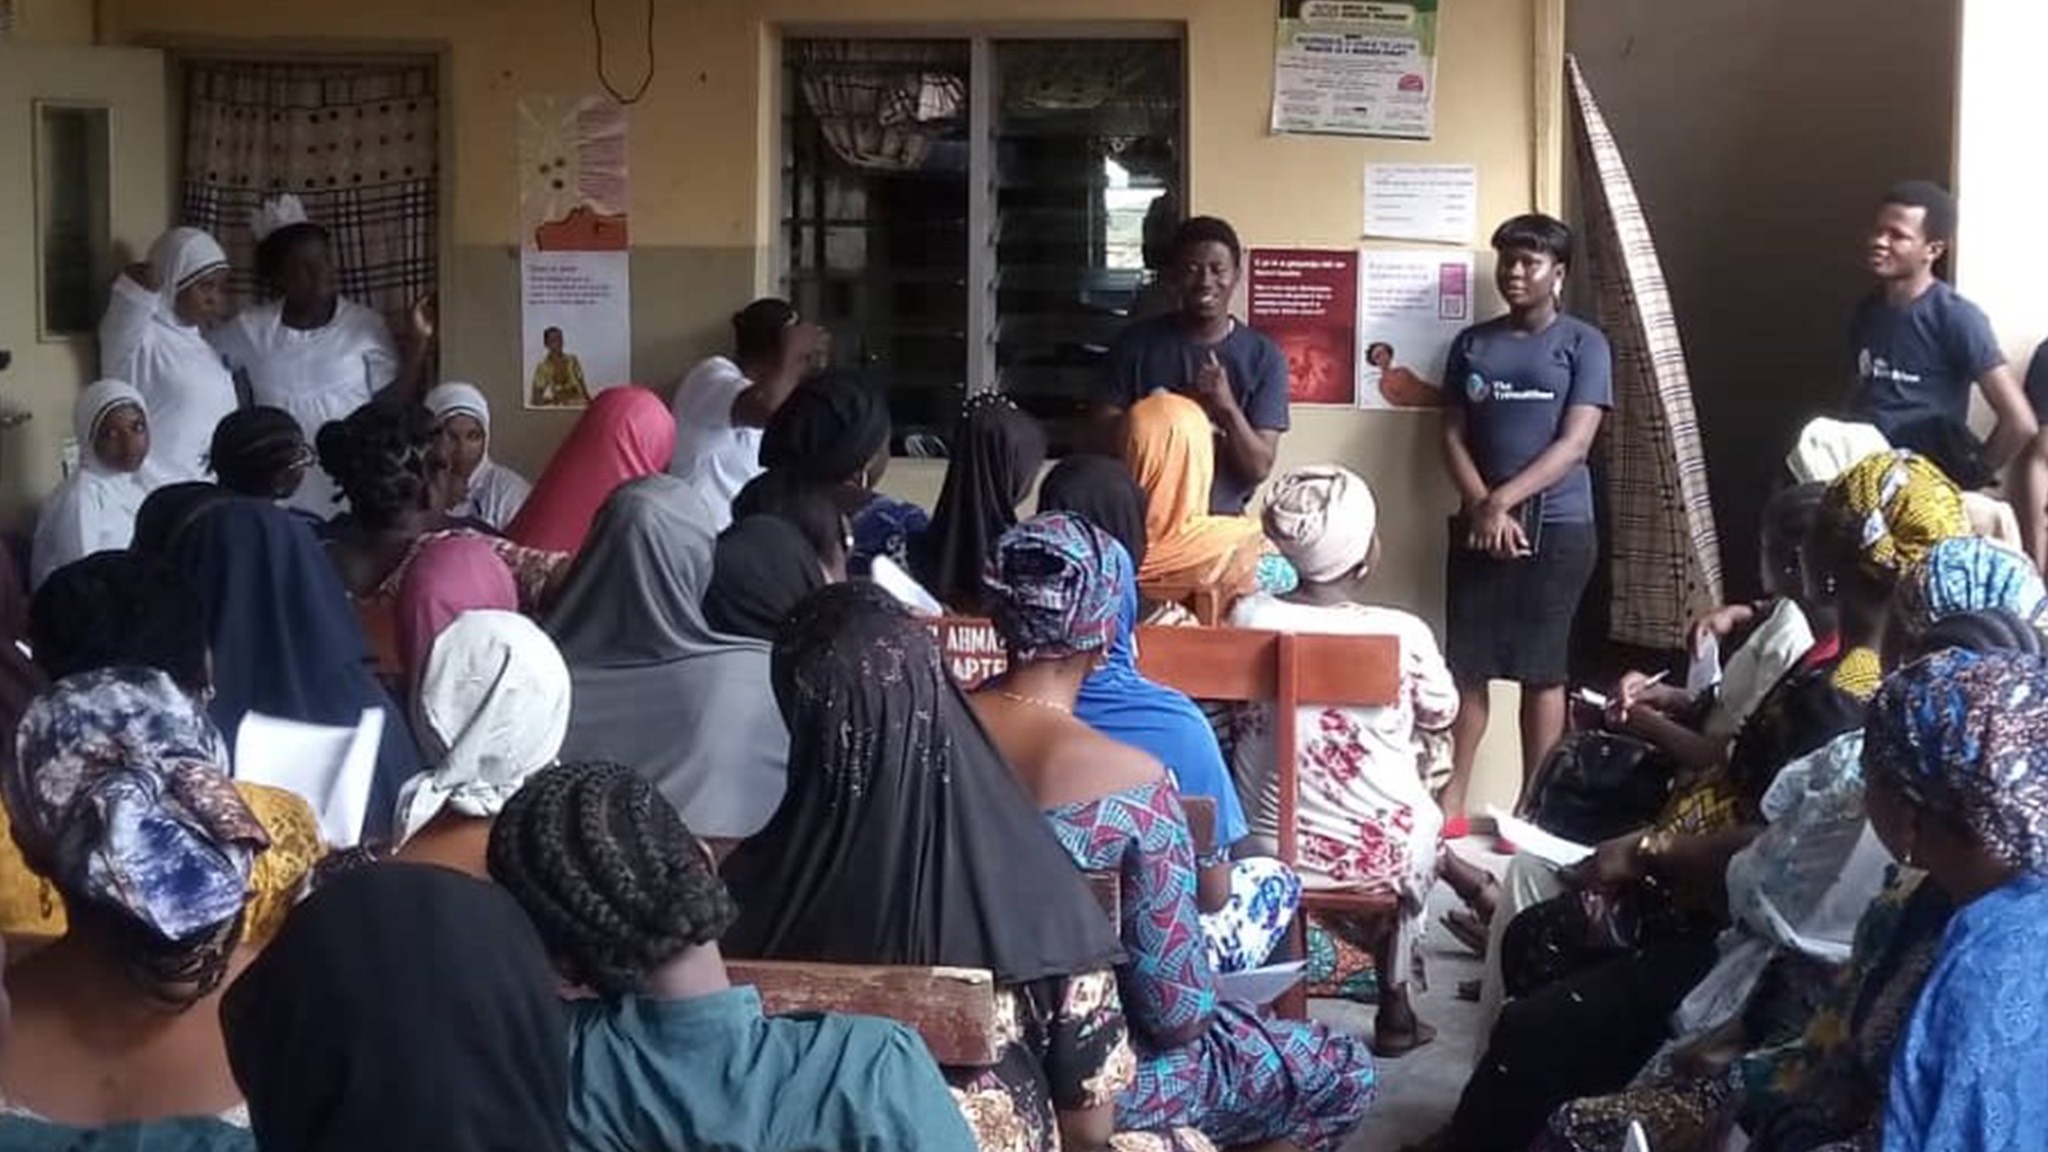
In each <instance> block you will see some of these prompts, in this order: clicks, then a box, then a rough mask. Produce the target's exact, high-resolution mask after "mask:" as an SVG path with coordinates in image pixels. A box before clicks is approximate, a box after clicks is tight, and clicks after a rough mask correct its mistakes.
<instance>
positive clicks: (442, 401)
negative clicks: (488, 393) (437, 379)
mask: <svg viewBox="0 0 2048 1152" xmlns="http://www.w3.org/2000/svg"><path fill="white" fill-rule="evenodd" d="M426 405H427V411H429V412H431V413H433V415H434V423H435V424H437V425H438V424H440V423H441V422H442V421H444V420H446V419H448V418H449V417H450V416H467V417H469V418H470V419H472V420H475V421H476V422H477V423H479V424H481V425H483V426H484V437H485V440H486V442H488V440H489V438H490V435H491V402H490V401H489V400H486V399H484V394H483V391H482V390H481V389H479V388H478V387H477V386H476V385H474V384H467V383H464V382H462V381H460V380H449V381H447V382H445V383H442V384H439V385H436V386H435V387H434V388H433V389H432V390H431V391H429V392H428V393H427V399H426Z"/></svg>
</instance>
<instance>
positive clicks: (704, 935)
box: [490, 763, 975, 1152]
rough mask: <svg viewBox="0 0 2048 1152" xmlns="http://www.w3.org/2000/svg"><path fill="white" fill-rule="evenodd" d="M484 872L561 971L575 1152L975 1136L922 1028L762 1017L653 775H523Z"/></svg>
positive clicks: (717, 906)
mask: <svg viewBox="0 0 2048 1152" xmlns="http://www.w3.org/2000/svg"><path fill="white" fill-rule="evenodd" d="M490 869H491V876H492V878H493V879H495V880H497V882H498V883H499V884H501V885H503V886H504V887H505V889H506V890H507V891H509V892H511V893H512V896H513V898H514V899H516V900H518V902H519V903H520V905H521V906H522V907H524V908H525V909H526V913H527V915H528V916H529V917H530V918H531V919H532V920H533V922H534V925H535V926H536V927H537V928H538V929H539V930H540V936H541V939H542V941H543V942H545V943H546V945H547V948H548V952H549V953H550V954H551V955H553V956H555V957H556V958H557V962H558V963H559V964H560V965H561V966H562V974H563V975H564V976H566V977H567V978H569V979H571V980H574V981H576V982H577V983H579V984H582V985H584V986H585V987H587V988H589V989H590V990H591V991H593V992H596V993H597V994H598V995H597V998H595V999H589V1000H578V1001H575V1002H573V1003H571V1004H570V1005H569V1006H568V1007H569V1021H570V1023H569V1075H570V1103H569V1132H570V1137H571V1140H570V1142H571V1144H572V1145H574V1146H575V1147H577V1148H580V1149H585V1150H599V1149H602V1150H617V1152H631V1150H635V1149H641V1148H890V1149H929V1150H943V1152H973V1149H974V1147H975V1144H974V1138H973V1137H972V1136H971V1135H970V1134H969V1133H968V1130H967V1124H966V1121H965V1120H963V1119H962V1117H961V1114H960V1111H959V1109H958V1108H956V1107H955V1106H954V1104H953V1099H952V1097H951V1095H949V1094H948V1093H947V1091H946V1084H945V1081H944V1080H943V1079H941V1078H940V1076H939V1070H938V1066H937V1065H935V1064H933V1063H932V1059H931V1055H930V1054H929V1053H928V1052H927V1051H926V1050H925V1047H924V1043H923V1042H922V1041H921V1040H919V1039H918V1038H917V1036H916V1035H915V1034H914V1033H912V1032H911V1031H910V1030H909V1029H907V1028H904V1027H903V1026H902V1025H900V1024H895V1023H891V1022H888V1021H883V1020H876V1019H869V1018H864V1017H856V1016H800V1017H775V1018H773V1019H768V1018H764V1017H763V1016H762V1012H761V997H760V995H759V993H757V992H755V991H754V989H752V988H747V987H740V988H735V987H733V986H732V984H731V983H730V981H729V979H728V977H727V975H726V970H725V961H724V958H723V957H722V956H721V955H720V953H719V948H718V941H719V937H721V936H723V935H724V933H725V930H726V928H728V927H729V926H730V925H731V924H732V922H733V920H734V919H735V918H736V917H737V916H738V915H739V909H738V907H737V906H736V905H735V904H734V903H733V899H732V896H731V895H730V894H729V893H727V891H726V889H725V884H724V883H723V882H722V881H720V880H719V878H718V874H717V873H716V872H715V871H713V869H712V866H711V857H710V854H709V852H707V851H706V850H705V848H704V845H703V844H701V843H699V842H698V841H697V839H696V838H695V837H694V836H692V835H691V834H690V830H689V829H688V828H687V827H685V826H684V824H683V821H682V818H681V817H679V816H677V815H676V812H675V809H674V808H672V807H670V806H669V804H668V802H667V801H665V800H663V799H662V798H661V794H660V793H659V792H657V791H655V789H654V786H653V785H652V784H649V783H648V782H647V781H646V780H645V779H643V778H641V777H640V776H639V775H638V774H636V773H634V772H633V771H631V770H630V769H627V768H623V767H620V766H619V765H616V764H604V763H575V764H564V765H561V766H559V767H555V768H549V769H547V770H545V771H543V772H541V773H540V774H538V775H536V776H535V777H533V778H532V779H531V780H530V781H529V782H528V783H527V784H526V786H525V787H524V788H522V789H520V790H519V793H518V794H517V795H515V796H514V797H513V798H512V800H511V802H510V803H509V804H507V805H506V807H505V810H504V811H503V812H502V813H500V814H499V816H498V819H497V822H496V824H495V825H494V826H493V827H492V830H491V845H490Z"/></svg>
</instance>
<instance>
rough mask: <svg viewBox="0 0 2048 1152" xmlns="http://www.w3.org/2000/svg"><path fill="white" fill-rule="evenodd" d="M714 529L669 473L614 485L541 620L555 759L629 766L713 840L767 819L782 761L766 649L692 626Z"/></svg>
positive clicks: (699, 619) (707, 574)
mask: <svg viewBox="0 0 2048 1152" xmlns="http://www.w3.org/2000/svg"><path fill="white" fill-rule="evenodd" d="M716 523H717V516H716V514H715V512H714V510H713V509H712V507H711V506H710V504H709V503H707V502H706V501H705V500H704V498H703V497H702V496H700V495H699V494H698V493H697V491H696V490H695V489H694V488H693V487H692V486H691V485H689V484H687V483H685V482H684V481H682V480H678V479H676V478H675V477H673V476H667V475H655V476H647V477H643V478H642V479H639V480H635V481H632V482H630V483H628V484H625V485H622V486H621V487H620V488H619V489H618V490H617V491H615V492H613V493H612V495H611V497H610V499H608V500H606V501H605V504H604V507H603V509H602V510H600V511H599V512H598V515H597V521H596V523H595V524H594V525H593V527H592V528H591V532H590V538H589V539H588V540H587V541H586V542H585V543H584V546H583V551H582V554H581V555H580V556H579V557H578V558H577V560H576V566H575V568H573V569H572V570H571V571H570V573H569V577H568V581H567V583H566V584H565V585H564V586H563V589H562V594H561V598H560V599H559V600H558V601H557V603H556V606H555V609H554V611H553V612H552V613H551V614H550V615H549V616H548V620H547V629H548V632H549V634H551V635H552V636H553V637H554V638H555V643H556V644H557V645H558V646H559V647H560V648H561V650H562V656H563V658H564V659H566V660H567V661H568V663H569V673H570V677H571V679H572V681H573V683H574V685H575V691H574V693H573V695H572V697H571V699H572V700H573V701H574V703H573V704H572V706H571V709H570V714H569V735H568V739H567V740H566V741H565V743H564V744H563V747H562V756H563V759H565V760H609V761H613V762H615V763H619V764H624V765H626V766H628V767H630V768H632V769H634V770H635V771H637V772H639V773H640V774H641V775H642V776H644V777H646V778H647V779H648V780H651V781H653V783H654V785H655V786H656V787H657V788H659V789H660V790H661V794H662V795H663V796H664V797H666V798H667V799H668V802H669V803H670V804H672V805H674V806H675V808H676V811H677V812H679V813H681V814H682V817H683V820H684V822H685V823H687V824H689V826H690V827H691V828H693V829H695V830H697V832H698V833H699V834H700V835H702V836H703V837H704V838H705V839H707V840H710V841H713V842H714V844H716V842H718V841H736V840H743V839H745V838H746V837H748V836H751V835H753V834H754V833H755V832H757V831H759V830H760V829H761V827H762V826H763V825H765V824H766V823H767V822H768V818H769V817H770V816H772V815H774V814H775V809H776V806H777V805H778V804H780V803H781V802H782V793H783V788H784V784H785V780H786V777H787V772H788V760H789V734H788V731H787V729H785V728H784V727H783V723H782V714H781V713H780V712H779V711H778V710H777V709H776V706H775V691H774V688H773V686H772V685H771V684H770V682H769V677H768V647H769V646H768V643H767V642H766V641H764V640H756V639H749V638H744V637H739V636H728V635H725V634H722V633H719V632H717V631H715V630H713V629H712V627H711V625H710V624H708V623H706V622H705V619H704V609H703V600H704V590H705V587H706V586H707V585H708V584H709V583H710V581H711V572H712V552H713V547H714V543H715V540H716V535H715V528H714V525H715V524H716Z"/></svg>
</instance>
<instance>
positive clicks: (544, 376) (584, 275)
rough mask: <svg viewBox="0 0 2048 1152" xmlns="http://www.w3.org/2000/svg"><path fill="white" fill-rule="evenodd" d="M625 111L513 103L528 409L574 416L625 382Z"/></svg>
mask: <svg viewBox="0 0 2048 1152" xmlns="http://www.w3.org/2000/svg"><path fill="white" fill-rule="evenodd" d="M626 119H627V118H626V109H625V108H624V107H623V106H622V105H620V104H617V103H615V102H614V101H612V100H609V99H607V98H605V97H602V96H577V97H562V96H528V97H525V98H523V99H521V100H520V102H519V222H520V229H519V235H520V243H519V284H520V320H521V323H520V330H521V345H522V347H521V356H520V363H521V365H523V373H524V380H525V383H526V388H525V393H526V406H527V407H529V408H581V407H583V406H585V405H587V404H589V403H590V397H591V395H592V394H593V393H594V392H596V391H597V390H598V389H601V388H604V387H607V386H609V385H612V384H623V383H626V382H628V381H630V380H632V378H633V327H632V310H633V309H632V303H633V302H632V275H631V261H632V255H631V252H630V244H629V241H630V231H629V229H628V226H627V217H628V204H629V199H630V198H629V195H628V193H629V190H630V183H629V180H628V175H627V168H626V140H627V134H626V128H627V124H626Z"/></svg>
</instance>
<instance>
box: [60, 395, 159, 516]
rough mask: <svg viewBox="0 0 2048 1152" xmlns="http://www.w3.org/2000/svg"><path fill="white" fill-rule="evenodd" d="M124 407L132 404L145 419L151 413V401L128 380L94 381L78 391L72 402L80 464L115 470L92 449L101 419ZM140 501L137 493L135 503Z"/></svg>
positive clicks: (100, 472) (86, 467) (102, 472)
mask: <svg viewBox="0 0 2048 1152" xmlns="http://www.w3.org/2000/svg"><path fill="white" fill-rule="evenodd" d="M121 407H130V408H133V409H135V410H136V411H138V412H140V413H142V415H143V417H144V418H145V419H146V418H147V417H148V416H149V405H147V404H145V403H143V401H142V393H140V392H138V391H136V390H135V386H134V385H133V384H130V383H128V382H127V381H126V380H99V381H95V382H94V383H93V384H92V386H91V387H89V388H87V389H86V390H85V391H83V392H80V393H79V394H78V402H77V403H76V404H73V405H72V406H71V430H72V433H73V434H74V435H76V436H77V437H78V466H79V467H80V468H83V469H84V470H85V471H87V472H92V473H94V474H97V475H109V474H111V473H112V469H110V468H108V467H107V466H106V465H105V464H102V463H100V458H99V454H98V453H96V452H94V451H93V442H94V441H95V440H98V439H99V435H100V423H101V421H103V420H105V419H106V418H107V417H108V416H109V415H111V414H112V413H113V412H114V410H115V409H117V408H121ZM145 495H146V493H145ZM141 502H142V501H141V498H140V497H137V499H136V503H138V504H140V503H141Z"/></svg>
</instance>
